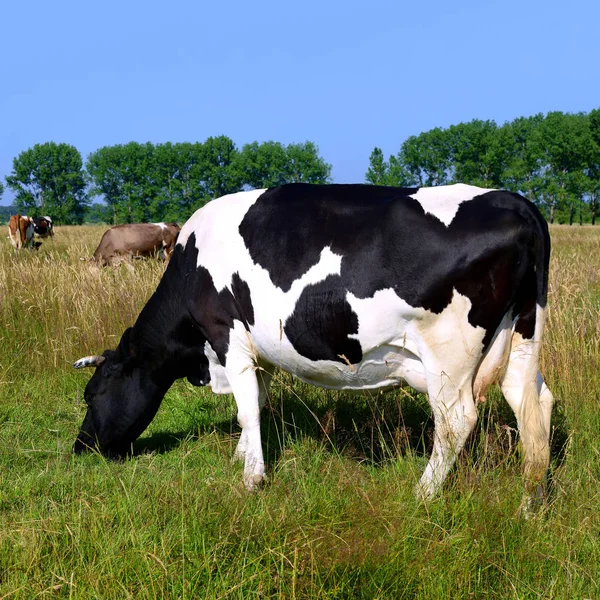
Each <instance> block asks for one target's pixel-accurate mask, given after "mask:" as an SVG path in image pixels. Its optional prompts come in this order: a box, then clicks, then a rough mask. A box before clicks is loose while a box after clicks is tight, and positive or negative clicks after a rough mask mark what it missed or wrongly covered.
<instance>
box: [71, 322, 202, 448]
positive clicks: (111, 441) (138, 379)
mask: <svg viewBox="0 0 600 600" xmlns="http://www.w3.org/2000/svg"><path fill="white" fill-rule="evenodd" d="M132 338H133V336H132V329H131V328H130V329H127V330H126V331H125V333H124V334H123V337H122V338H121V341H120V343H119V346H118V347H117V349H116V350H106V351H105V352H104V353H103V354H102V355H101V356H88V357H86V358H82V359H80V360H78V361H77V362H75V364H74V365H73V366H74V367H75V368H82V367H96V370H95V372H94V374H93V375H92V377H91V378H90V380H89V381H88V383H87V385H86V388H85V392H84V398H85V402H86V404H87V413H86V415H85V418H84V420H83V424H82V426H81V430H80V432H79V434H78V436H77V439H76V440H75V444H74V445H73V452H75V453H80V452H83V451H86V450H99V451H100V452H101V453H103V454H105V455H109V456H121V455H124V454H126V453H127V452H128V451H129V450H130V448H131V444H132V443H133V442H134V441H135V440H136V438H137V437H138V436H139V435H140V434H141V433H142V432H143V431H144V430H145V429H146V427H147V426H148V425H149V424H150V422H151V421H152V419H153V418H154V416H155V415H156V412H157V411H158V408H159V406H160V403H161V401H162V399H163V398H164V395H165V394H166V392H167V390H168V389H169V387H170V386H171V385H172V384H173V382H174V381H175V379H178V378H179V377H184V376H187V377H188V379H189V380H190V382H191V383H193V384H194V385H206V384H207V383H208V382H209V381H210V375H209V370H208V361H207V359H206V357H205V356H204V354H203V353H199V352H198V351H197V350H196V351H195V352H194V353H193V355H191V354H190V353H188V354H186V353H177V356H174V357H171V358H169V357H166V359H165V357H164V356H159V357H156V356H154V357H152V356H148V355H147V354H144V353H143V352H142V351H140V348H139V345H136V344H134V343H133V340H132Z"/></svg>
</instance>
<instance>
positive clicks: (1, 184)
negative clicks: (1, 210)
mask: <svg viewBox="0 0 600 600" xmlns="http://www.w3.org/2000/svg"><path fill="white" fill-rule="evenodd" d="M2 194H4V184H3V183H2V182H1V181H0V199H2Z"/></svg>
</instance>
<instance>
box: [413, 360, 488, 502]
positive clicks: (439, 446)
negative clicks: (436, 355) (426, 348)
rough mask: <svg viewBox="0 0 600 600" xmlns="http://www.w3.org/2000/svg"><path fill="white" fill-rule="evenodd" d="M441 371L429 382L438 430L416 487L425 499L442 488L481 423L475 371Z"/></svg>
mask: <svg viewBox="0 0 600 600" xmlns="http://www.w3.org/2000/svg"><path fill="white" fill-rule="evenodd" d="M437 373H439V374H438V375H435V376H430V377H428V381H427V387H428V396H429V403H430V405H431V409H432V412H433V417H434V422H435V433H434V441H433V450H432V453H431V458H430V459H429V463H428V464H427V466H426V467H425V471H424V473H423V476H422V477H421V480H420V481H419V484H418V485H417V490H416V491H417V495H418V496H421V497H423V498H424V499H430V498H432V497H433V496H435V494H436V493H437V492H438V491H439V489H440V487H441V485H442V483H443V482H444V480H445V479H446V476H447V475H448V472H449V471H450V469H451V468H452V465H453V464H454V462H455V461H456V457H457V456H458V454H459V452H460V451H461V450H462V448H463V446H464V445H465V442H466V441H467V438H468V437H469V435H470V434H471V432H472V431H473V429H474V427H475V424H476V423H477V410H476V407H475V401H474V397H473V384H472V379H473V376H472V374H470V375H466V376H465V374H462V375H459V376H457V377H453V376H452V375H450V374H448V373H446V372H445V371H444V370H442V369H440V370H438V371H437Z"/></svg>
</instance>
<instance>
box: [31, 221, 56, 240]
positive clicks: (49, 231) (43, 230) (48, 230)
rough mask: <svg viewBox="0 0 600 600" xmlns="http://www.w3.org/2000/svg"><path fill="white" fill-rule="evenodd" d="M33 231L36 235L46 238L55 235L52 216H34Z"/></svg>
mask: <svg viewBox="0 0 600 600" xmlns="http://www.w3.org/2000/svg"><path fill="white" fill-rule="evenodd" d="M33 232H34V233H35V235H36V236H38V237H40V238H42V239H45V238H47V237H53V236H54V224H53V223H52V219H51V218H50V217H33Z"/></svg>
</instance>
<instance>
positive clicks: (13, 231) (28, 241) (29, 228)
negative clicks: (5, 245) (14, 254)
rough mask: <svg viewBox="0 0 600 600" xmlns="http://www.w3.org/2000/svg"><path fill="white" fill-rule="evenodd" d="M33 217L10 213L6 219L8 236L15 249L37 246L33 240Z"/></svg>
mask: <svg viewBox="0 0 600 600" xmlns="http://www.w3.org/2000/svg"><path fill="white" fill-rule="evenodd" d="M33 232H34V225H33V219H32V218H31V217H28V216H27V215H19V214H16V215H12V216H11V217H10V219H9V221H8V237H9V238H10V242H11V244H12V245H13V248H14V249H15V250H20V249H21V248H34V247H35V248H37V245H34V242H33Z"/></svg>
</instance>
